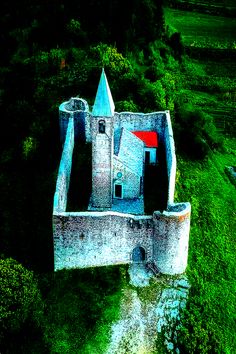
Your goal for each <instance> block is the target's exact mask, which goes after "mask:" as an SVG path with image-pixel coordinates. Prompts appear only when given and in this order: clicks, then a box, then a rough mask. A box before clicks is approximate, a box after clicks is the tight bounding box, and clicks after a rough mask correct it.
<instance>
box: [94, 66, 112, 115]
mask: <svg viewBox="0 0 236 354" xmlns="http://www.w3.org/2000/svg"><path fill="white" fill-rule="evenodd" d="M114 111H115V105H114V102H113V98H112V95H111V90H110V87H109V84H108V81H107V77H106V74H105V71H104V69H102V74H101V77H100V81H99V84H98V89H97V94H96V98H95V101H94V106H93V110H92V115H93V116H96V117H112V116H113V115H114Z"/></svg>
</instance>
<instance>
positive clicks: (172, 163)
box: [163, 111, 176, 205]
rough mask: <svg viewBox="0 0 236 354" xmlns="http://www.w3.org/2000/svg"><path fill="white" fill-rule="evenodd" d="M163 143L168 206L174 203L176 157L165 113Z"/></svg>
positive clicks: (170, 127) (168, 115) (169, 121)
mask: <svg viewBox="0 0 236 354" xmlns="http://www.w3.org/2000/svg"><path fill="white" fill-rule="evenodd" d="M163 143H164V146H165V153H166V164H167V176H168V202H167V203H168V205H169V204H172V203H173V202H174V193H175V175H176V155H175V143H174V137H173V130H172V126H171V120H170V113H169V111H166V120H165V125H164V132H163Z"/></svg>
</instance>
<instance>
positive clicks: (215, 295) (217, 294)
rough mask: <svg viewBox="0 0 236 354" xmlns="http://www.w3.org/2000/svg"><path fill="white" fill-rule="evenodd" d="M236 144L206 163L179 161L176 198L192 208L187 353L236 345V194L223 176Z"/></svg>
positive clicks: (226, 349) (219, 350) (228, 143)
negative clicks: (235, 319)
mask: <svg viewBox="0 0 236 354" xmlns="http://www.w3.org/2000/svg"><path fill="white" fill-rule="evenodd" d="M235 143H236V141H235V139H234V140H229V139H226V140H225V151H224V152H223V153H214V154H212V155H211V156H210V157H209V158H208V160H206V161H205V162H204V163H199V162H193V161H189V160H186V159H183V158H179V159H178V171H179V174H178V175H179V178H178V183H177V189H176V192H177V198H178V199H179V200H181V201H182V200H189V201H190V202H191V205H192V219H191V234H190V245H189V247H190V248H189V263H188V275H189V278H190V281H191V284H192V289H191V297H190V299H189V303H188V310H187V312H186V314H185V325H186V327H187V328H188V329H187V330H185V329H183V332H182V334H183V338H182V341H183V343H184V347H185V350H186V349H187V353H193V352H194V353H195V352H201V353H216V352H217V353H233V352H234V349H235V345H236V343H235V337H234V328H235V327H234V304H235V302H236V298H235V277H236V274H235V265H234V259H235V251H236V248H235V230H236V223H235V220H236V219H235V206H236V192H235V187H234V185H233V184H232V183H231V182H230V181H229V179H228V176H227V175H226V174H225V166H226V165H233V164H235V157H236V149H235V146H236V144H235ZM186 347H187V348H186ZM200 349H201V350H200Z"/></svg>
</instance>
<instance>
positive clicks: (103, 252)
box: [53, 211, 153, 270]
mask: <svg viewBox="0 0 236 354" xmlns="http://www.w3.org/2000/svg"><path fill="white" fill-rule="evenodd" d="M53 233H54V259H55V270H58V269H63V268H67V269H69V268H85V267H93V266H103V265H110V264H122V263H131V261H132V252H133V249H134V248H135V247H137V246H141V247H143V248H144V249H145V253H146V259H147V260H151V259H152V253H153V243H152V235H153V222H152V217H150V216H134V215H129V214H122V213H116V212H111V211H109V212H108V211H107V212H81V213H60V214H55V215H54V216H53Z"/></svg>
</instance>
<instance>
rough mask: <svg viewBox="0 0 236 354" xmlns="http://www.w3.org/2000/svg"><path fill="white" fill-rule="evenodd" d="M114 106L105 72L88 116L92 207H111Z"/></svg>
mask: <svg viewBox="0 0 236 354" xmlns="http://www.w3.org/2000/svg"><path fill="white" fill-rule="evenodd" d="M114 110H115V105H114V102H113V99H112V95H111V91H110V88H109V85H108V81H107V78H106V74H105V72H104V69H103V70H102V74H101V77H100V81H99V85H98V89H97V94H96V98H95V102H94V106H93V110H92V116H91V137H92V200H91V201H92V207H93V208H97V209H100V210H101V209H109V208H111V206H112V167H113V150H114V141H113V139H114V138H113V136H114Z"/></svg>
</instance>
